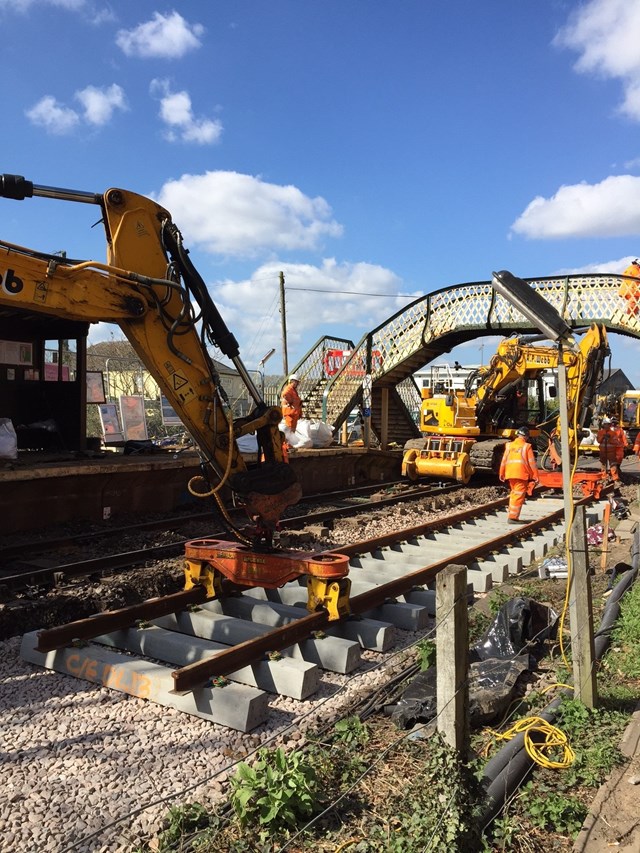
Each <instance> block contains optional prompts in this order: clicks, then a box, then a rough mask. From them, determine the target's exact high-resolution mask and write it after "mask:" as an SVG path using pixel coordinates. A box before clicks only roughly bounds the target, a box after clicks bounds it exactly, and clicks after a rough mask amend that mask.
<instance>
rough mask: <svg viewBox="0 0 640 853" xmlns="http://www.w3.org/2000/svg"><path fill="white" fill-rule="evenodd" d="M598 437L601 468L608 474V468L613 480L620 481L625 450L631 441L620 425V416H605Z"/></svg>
mask: <svg viewBox="0 0 640 853" xmlns="http://www.w3.org/2000/svg"><path fill="white" fill-rule="evenodd" d="M596 438H597V441H598V455H599V457H600V470H601V471H602V473H603V474H606V473H607V468H608V469H609V475H610V477H611V479H612V480H613V482H614V483H618V482H620V463H621V462H622V460H623V459H624V451H625V448H626V447H627V445H628V443H629V442H628V441H627V434H626V433H625V431H624V430H623V429H622V427H621V426H620V425H619V422H618V418H611V419H609V418H603V419H602V424H601V426H600V429H599V430H598V435H597V436H596Z"/></svg>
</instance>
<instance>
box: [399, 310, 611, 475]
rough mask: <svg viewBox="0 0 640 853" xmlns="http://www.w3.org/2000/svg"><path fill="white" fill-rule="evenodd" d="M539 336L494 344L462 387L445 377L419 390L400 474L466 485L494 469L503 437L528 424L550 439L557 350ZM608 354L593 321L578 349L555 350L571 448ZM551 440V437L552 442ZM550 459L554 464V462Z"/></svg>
mask: <svg viewBox="0 0 640 853" xmlns="http://www.w3.org/2000/svg"><path fill="white" fill-rule="evenodd" d="M539 341H540V336H535V337H513V338H508V339H505V340H503V341H501V342H500V344H499V346H498V349H497V351H496V353H495V355H494V356H493V357H492V358H491V361H490V362H489V364H488V365H486V366H484V367H480V368H479V369H478V370H476V371H474V372H473V373H472V374H470V376H469V377H468V379H467V381H466V384H465V387H464V389H455V388H454V387H453V385H452V383H451V382H450V381H449V382H448V383H447V382H446V381H440V382H436V383H434V385H433V386H432V387H428V388H423V389H422V403H421V408H420V431H421V433H422V436H423V437H422V438H420V439H412V440H411V441H409V442H407V444H406V445H405V448H404V456H403V460H402V473H403V475H405V476H407V477H409V478H410V479H412V480H417V479H419V478H420V477H438V478H444V479H454V480H457V481H459V482H461V483H465V484H466V483H468V482H469V480H470V479H471V477H472V476H473V474H474V473H475V472H476V470H492V471H494V472H496V473H497V471H498V468H499V466H500V460H501V458H502V451H503V448H504V444H505V442H506V441H509V440H511V439H512V438H514V437H515V433H516V430H517V429H518V427H520V426H527V427H529V429H530V432H531V435H532V437H533V438H534V440H536V438H538V439H539V437H541V436H542V437H543V441H544V442H545V445H546V443H547V442H548V441H549V438H550V436H551V435H552V433H553V431H554V429H555V427H556V424H557V420H558V409H557V404H556V403H555V397H556V392H555V385H554V384H553V371H554V370H556V369H557V367H558V359H559V355H558V348H557V346H555V345H541V344H539V343H538V342H539ZM608 354H609V346H608V342H607V333H606V329H605V327H604V326H602V325H598V324H593V325H592V326H591V327H590V328H589V329H588V331H587V332H586V333H585V334H584V335H583V337H582V339H581V340H580V344H579V347H578V351H577V352H572V351H571V350H569V349H563V350H562V358H563V362H564V364H565V366H566V369H567V409H568V414H569V423H570V445H571V447H572V448H574V450H575V448H577V446H578V444H579V441H580V436H581V433H582V429H583V428H584V427H585V426H588V424H589V420H590V415H591V405H592V401H593V397H594V394H595V389H596V387H597V385H598V383H599V381H600V377H601V373H602V367H603V364H604V360H605V358H606V356H607V355H608ZM552 443H553V445H554V446H555V441H553V442H552ZM553 464H558V463H557V461H554V463H553Z"/></svg>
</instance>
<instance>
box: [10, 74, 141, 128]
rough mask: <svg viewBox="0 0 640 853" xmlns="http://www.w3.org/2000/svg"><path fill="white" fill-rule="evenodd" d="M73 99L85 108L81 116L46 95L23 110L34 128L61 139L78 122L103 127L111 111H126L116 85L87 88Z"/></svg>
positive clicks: (123, 99)
mask: <svg viewBox="0 0 640 853" xmlns="http://www.w3.org/2000/svg"><path fill="white" fill-rule="evenodd" d="M75 97H76V98H77V99H78V100H79V101H80V103H81V104H82V106H83V108H84V113H83V114H82V117H81V116H80V114H79V113H78V112H76V110H74V109H72V108H71V107H67V106H65V105H64V104H62V103H60V102H59V101H58V100H57V99H56V98H54V97H53V95H45V96H44V97H43V98H41V99H40V100H39V101H38V103H37V104H35V106H33V107H31V109H29V110H26V112H25V115H26V116H27V118H28V119H29V121H31V122H32V124H35V125H36V126H37V127H43V128H44V129H45V130H46V131H47V133H51V134H54V135H56V136H64V135H65V134H67V133H71V132H72V131H73V130H74V129H75V128H76V127H77V126H78V125H79V124H80V122H81V118H82V119H84V121H86V122H87V124H90V125H94V126H102V125H105V124H107V123H108V122H109V121H110V120H111V118H112V116H113V113H114V110H116V109H118V110H126V109H128V107H127V103H126V98H125V94H124V91H123V89H122V88H121V87H120V86H118V85H117V84H116V83H113V84H112V85H111V86H105V87H103V88H98V87H97V86H86V87H85V88H84V89H80V90H79V91H77V92H76V93H75Z"/></svg>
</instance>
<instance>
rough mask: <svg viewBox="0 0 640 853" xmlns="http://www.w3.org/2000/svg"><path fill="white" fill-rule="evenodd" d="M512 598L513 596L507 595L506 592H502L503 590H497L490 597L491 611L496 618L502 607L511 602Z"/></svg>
mask: <svg viewBox="0 0 640 853" xmlns="http://www.w3.org/2000/svg"><path fill="white" fill-rule="evenodd" d="M510 598H511V596H510V595H507V594H506V592H502V590H501V589H496V590H495V591H493V592H492V593H491V594H490V595H489V598H488V604H489V610H490V611H491V612H492V613H493V615H494V616H495V615H496V614H497V613H498V611H499V610H500V608H501V607H502V605H503V604H505V603H506V602H507V601H509V599H510Z"/></svg>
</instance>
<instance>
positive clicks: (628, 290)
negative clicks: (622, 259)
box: [618, 258, 640, 314]
mask: <svg viewBox="0 0 640 853" xmlns="http://www.w3.org/2000/svg"><path fill="white" fill-rule="evenodd" d="M622 275H624V276H627V277H628V278H629V279H634V281H623V282H622V284H621V285H620V289H619V291H618V293H619V294H620V296H623V297H624V298H625V299H626V300H627V314H637V313H638V308H639V307H640V260H638V258H636V259H635V261H632V262H631V263H630V264H629V266H628V267H627V268H626V270H625V271H624V272H623V273H622Z"/></svg>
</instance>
